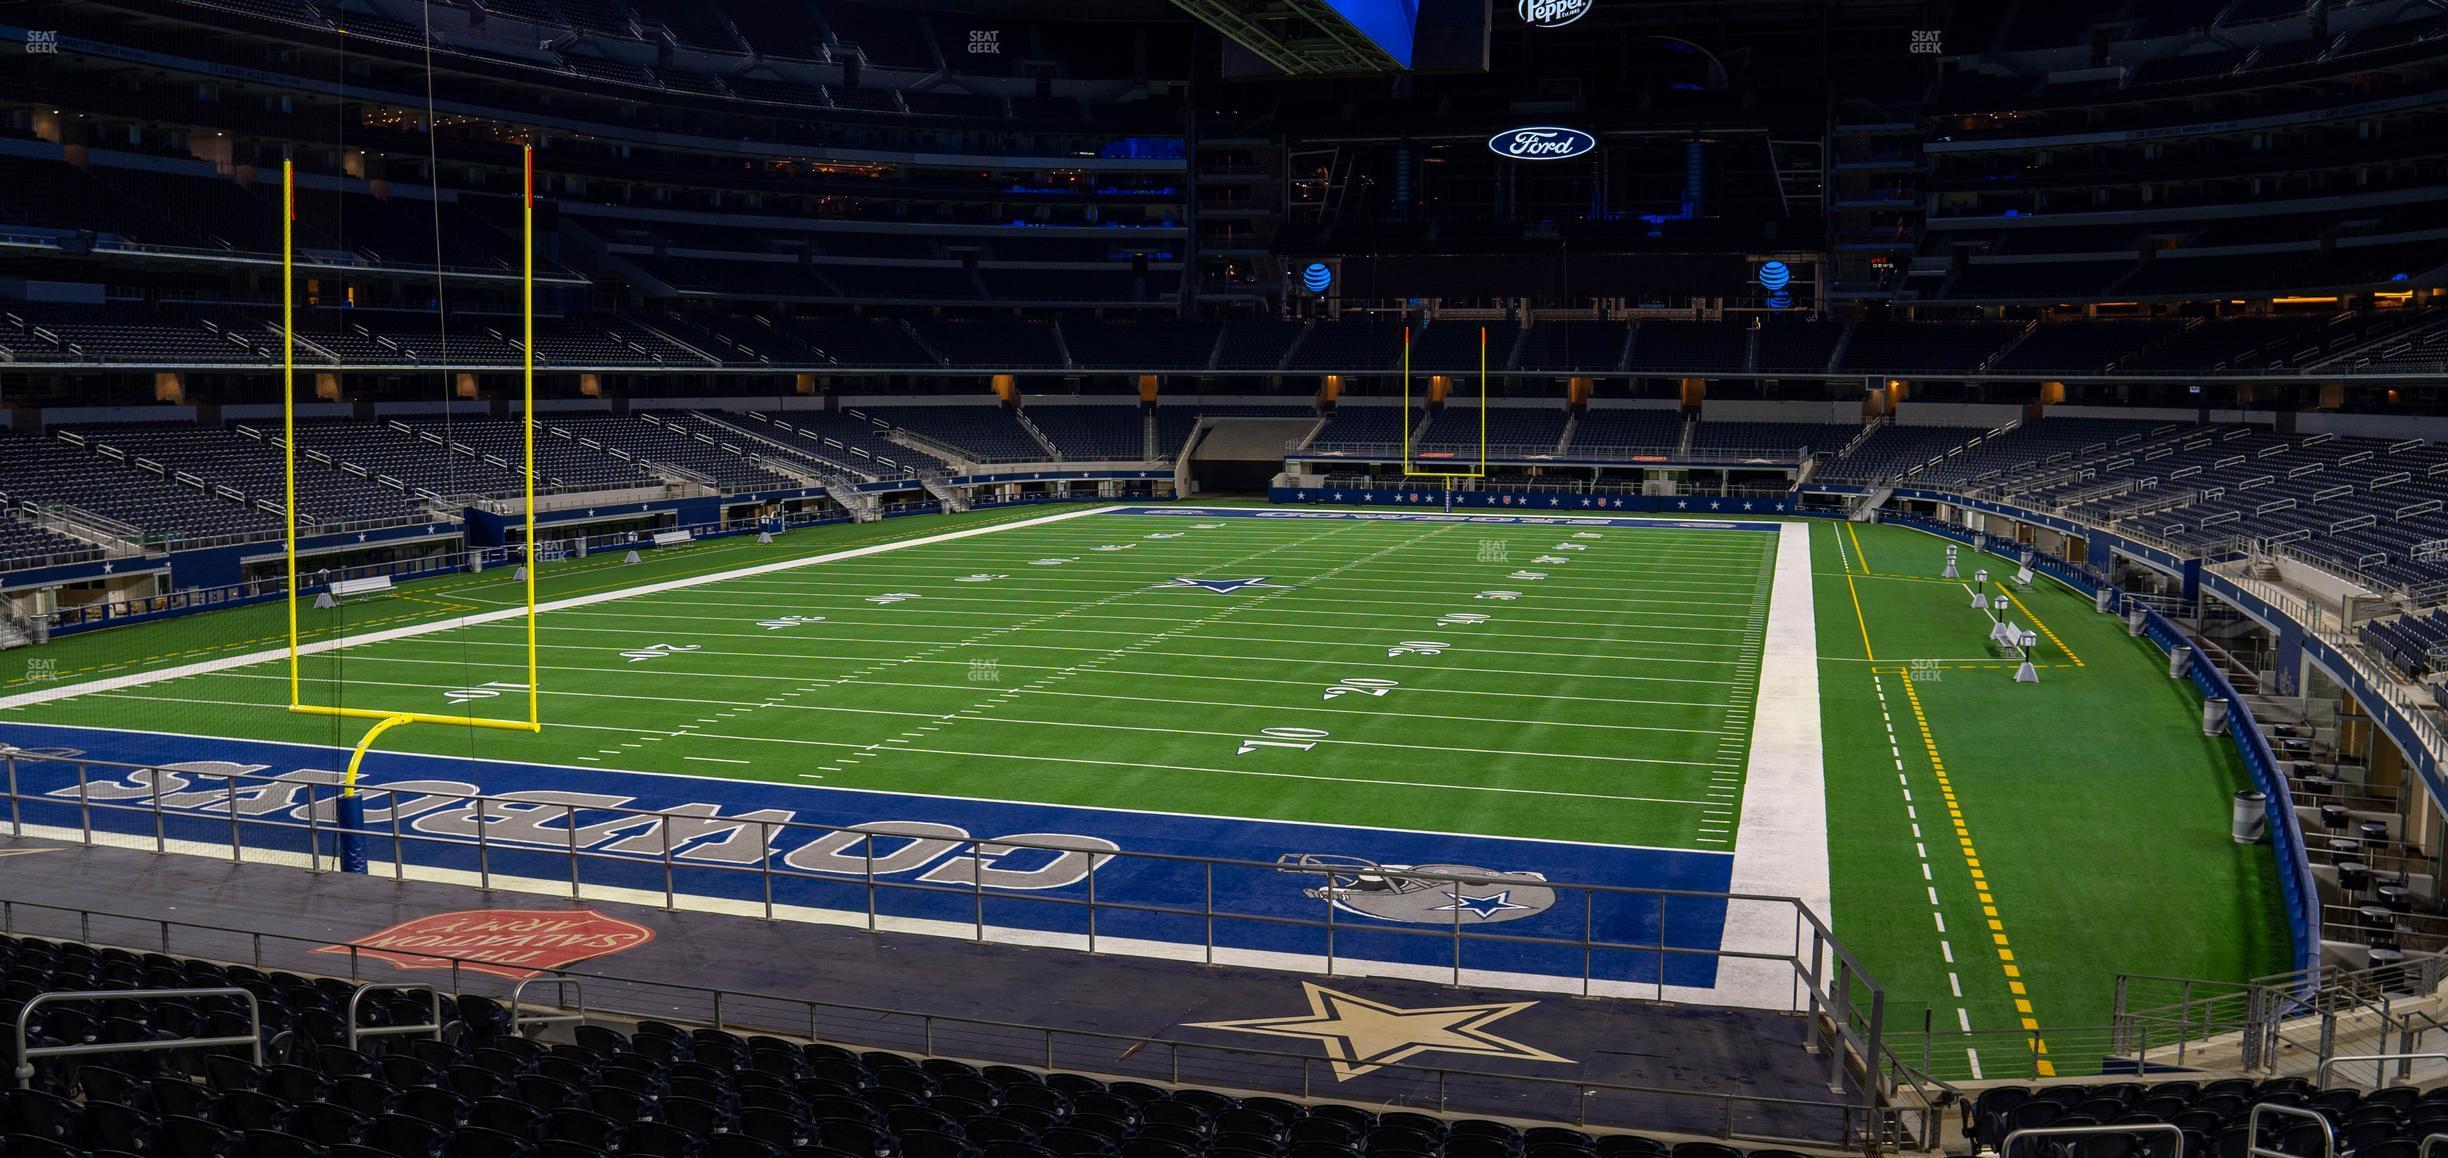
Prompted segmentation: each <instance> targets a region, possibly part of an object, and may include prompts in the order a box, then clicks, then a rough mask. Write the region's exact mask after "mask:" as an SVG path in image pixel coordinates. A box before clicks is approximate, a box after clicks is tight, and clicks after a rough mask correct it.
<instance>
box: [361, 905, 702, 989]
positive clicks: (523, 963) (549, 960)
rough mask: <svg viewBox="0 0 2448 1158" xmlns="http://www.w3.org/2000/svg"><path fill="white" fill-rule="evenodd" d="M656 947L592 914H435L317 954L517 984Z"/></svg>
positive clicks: (626, 926)
mask: <svg viewBox="0 0 2448 1158" xmlns="http://www.w3.org/2000/svg"><path fill="white" fill-rule="evenodd" d="M652 940H654V930H652V929H649V928H647V927H645V926H644V925H638V924H632V923H630V922H628V921H624V920H621V919H620V918H618V917H608V916H605V915H604V914H602V913H598V912H596V911H594V910H593V909H473V910H467V911H463V912H456V913H435V914H433V915H432V916H426V917H418V918H416V919H414V920H409V921H402V922H400V923H399V924H396V925H393V926H391V927H390V928H388V929H384V930H383V931H381V932H379V933H374V934H371V935H369V936H365V937H360V938H358V939H357V940H355V941H350V942H347V943H345V944H340V945H325V946H323V947H322V948H319V949H316V950H314V951H315V952H317V953H341V954H346V953H350V952H352V951H353V952H354V953H355V954H356V955H358V956H361V957H372V958H374V959H376V960H378V961H388V962H390V963H391V964H392V965H394V966H396V967H398V968H401V969H448V968H450V967H451V966H452V965H453V964H456V965H458V967H459V968H462V969H465V970H469V971H471V972H476V973H490V974H493V975H494V976H496V977H508V978H510V979H512V980H514V981H517V980H524V979H526V978H529V977H533V976H535V975H536V974H538V973H541V972H543V971H545V970H548V969H559V968H562V967H564V966H568V965H573V964H576V963H577V962H580V961H584V960H587V959H588V958H590V957H602V956H605V955H607V954H612V953H622V952H626V951H628V950H631V949H635V948H637V947H638V946H640V945H643V944H645V943H646V942H648V941H652Z"/></svg>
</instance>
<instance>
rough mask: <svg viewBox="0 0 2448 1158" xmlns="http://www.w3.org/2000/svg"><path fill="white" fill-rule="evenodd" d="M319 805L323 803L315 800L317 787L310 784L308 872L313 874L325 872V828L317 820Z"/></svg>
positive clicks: (307, 824) (307, 800) (308, 795)
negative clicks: (317, 807)
mask: <svg viewBox="0 0 2448 1158" xmlns="http://www.w3.org/2000/svg"><path fill="white" fill-rule="evenodd" d="M319 803H321V801H319V800H317V799H315V786H314V785H312V784H308V785H307V786H306V871H307V872H312V873H319V872H322V871H323V827H322V823H321V822H320V821H318V820H317V819H315V806H316V805H317V804H319Z"/></svg>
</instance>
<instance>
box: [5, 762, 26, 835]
mask: <svg viewBox="0 0 2448 1158" xmlns="http://www.w3.org/2000/svg"><path fill="white" fill-rule="evenodd" d="M0 760H5V761H6V762H7V764H8V794H9V835H10V836H24V835H25V818H24V817H23V816H21V815H19V813H18V811H17V753H16V752H15V751H13V750H12V751H10V752H8V753H7V754H5V755H0Z"/></svg>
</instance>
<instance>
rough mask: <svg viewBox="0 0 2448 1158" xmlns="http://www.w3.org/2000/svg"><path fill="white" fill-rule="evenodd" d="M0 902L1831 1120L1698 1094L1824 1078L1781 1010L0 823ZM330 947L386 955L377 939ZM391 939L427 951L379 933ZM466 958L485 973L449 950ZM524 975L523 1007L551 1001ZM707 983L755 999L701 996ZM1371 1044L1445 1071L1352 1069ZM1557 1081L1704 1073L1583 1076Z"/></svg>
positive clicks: (1305, 1065) (732, 1011)
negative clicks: (531, 887)
mask: <svg viewBox="0 0 2448 1158" xmlns="http://www.w3.org/2000/svg"><path fill="white" fill-rule="evenodd" d="M0 904H4V905H5V912H4V913H0V918H4V919H5V924H6V926H7V929H6V931H8V932H10V933H12V934H17V935H33V936H44V937H54V938H63V939H77V940H87V941H92V942H96V943H100V944H108V945H117V946H121V947H125V948H128V949H132V950H138V951H160V952H167V953H170V954H174V955H182V956H191V957H201V958H207V959H212V960H219V961H224V962H230V963H241V964H252V965H258V966H260V967H262V968H266V969H285V970H289V971H292V972H298V973H309V974H315V973H319V974H325V975H346V976H354V977H358V978H360V979H364V980H376V981H381V980H396V981H400V982H404V983H413V982H428V983H432V984H435V985H437V986H438V987H441V988H443V989H445V990H446V991H447V990H449V989H451V988H452V987H453V985H454V984H456V985H459V986H462V987H464V988H465V989H466V990H467V991H469V992H477V993H487V994H492V995H496V996H501V995H506V994H507V993H508V992H509V990H510V989H511V986H512V981H511V978H512V977H515V976H521V975H524V974H526V973H528V972H530V971H533V970H537V969H546V968H554V967H562V966H566V969H565V972H566V973H567V974H568V975H570V976H573V977H577V978H580V979H581V984H582V986H583V993H582V995H581V996H582V998H583V1000H584V1002H585V1004H586V1005H587V1007H589V1008H591V1009H595V1010H598V1011H604V1012H605V1013H606V1014H607V1015H608V1016H611V1017H615V1018H621V1017H628V1018H635V1017H659V1018H669V1019H674V1020H687V1021H701V1022H717V1021H719V1023H720V1024H722V1025H723V1026H725V1027H727V1028H731V1029H733V1030H735V1031H739V1032H759V1031H763V1032H773V1033H777V1034H783V1035H790V1036H815V1037H818V1038H821V1039H824V1040H829V1041H834V1042H838V1043H844V1044H852V1045H858V1046H865V1047H872V1048H881V1049H892V1050H899V1051H903V1052H910V1053H923V1054H935V1055H940V1056H948V1057H957V1058H962V1059H965V1060H971V1061H989V1062H1006V1063H1013V1064H1019V1065H1030V1066H1038V1067H1044V1068H1052V1069H1066V1070H1076V1071H1082V1072H1088V1073H1093V1074H1102V1075H1115V1076H1125V1077H1132V1078H1139V1079H1143V1080H1156V1081H1179V1082H1182V1083H1184V1084H1192V1085H1209V1086H1216V1087H1221V1088H1227V1089H1240V1090H1249V1091H1264V1092H1274V1093H1285V1094H1293V1095H1304V1096H1311V1097H1317V1098H1323V1099H1333V1100H1342V1101H1352V1102H1361V1103H1368V1104H1372V1105H1381V1106H1396V1105H1401V1106H1411V1107H1416V1108H1430V1109H1434V1108H1437V1107H1438V1105H1439V1100H1440V1097H1441V1098H1442V1100H1443V1106H1444V1108H1447V1109H1450V1110H1452V1111H1455V1112H1465V1113H1474V1114H1486V1115H1498V1116H1509V1117H1519V1118H1536V1119H1543V1120H1563V1121H1574V1120H1582V1121H1586V1122H1587V1123H1588V1124H1590V1125H1598V1126H1612V1127H1621V1128H1632V1129H1645V1130H1652V1131H1672V1132H1682V1133H1693V1134H1711V1135H1714V1134H1718V1133H1719V1132H1721V1130H1723V1129H1724V1127H1725V1125H1726V1124H1727V1123H1728V1122H1731V1124H1732V1126H1733V1128H1734V1129H1735V1130H1736V1131H1738V1132H1740V1133H1743V1134H1747V1135H1751V1136H1754V1137H1781V1138H1796V1139H1802V1138H1827V1139H1829V1140H1831V1141H1833V1140H1834V1139H1836V1138H1838V1137H1840V1136H1841V1132H1842V1129H1843V1127H1844V1123H1843V1122H1842V1121H1841V1120H1840V1115H1839V1114H1837V1113H1836V1112H1835V1111H1833V1110H1830V1109H1826V1108H1813V1107H1807V1106H1798V1105H1779V1104H1773V1103H1770V1102H1737V1103H1734V1104H1732V1105H1731V1106H1729V1105H1728V1104H1727V1103H1726V1102H1724V1101H1723V1100H1721V1098H1720V1097H1718V1096H1717V1095H1723V1094H1738V1095H1748V1096H1749V1097H1752V1098H1760V1099H1792V1100H1795V1101H1808V1102H1821V1103H1824V1102H1827V1101H1828V1100H1829V1099H1830V1095H1829V1092H1828V1087H1827V1083H1826V1071H1825V1062H1824V1060H1823V1059H1822V1058H1820V1057H1817V1056H1814V1055H1812V1054H1809V1053H1807V1052H1805V1051H1804V1049H1803V1048H1802V1046H1801V1040H1802V1027H1803V1023H1802V1021H1801V1019H1800V1018H1799V1017H1797V1016H1795V1015H1791V1014H1783V1013H1773V1012H1764V1011H1758V1010H1742V1009H1727V1008H1715V1007H1703V1006H1691V1005H1671V1004H1659V1003H1654V1002H1644V1001H1631V1000H1621V999H1607V998H1571V997H1555V996H1552V995H1542V994H1524V993H1513V992H1505V991H1498V990H1482V989H1456V988H1451V987H1447V986H1442V985H1437V984H1433V983H1428V982H1421V981H1409V980H1394V979H1384V978H1357V977H1331V978H1327V977H1308V976H1304V975H1300V974H1294V973H1288V972H1278V971H1273V970H1265V969H1252V968H1242V967H1233V966H1206V965H1200V964H1197V963H1194V962H1178V961H1164V960H1153V959H1148V958H1141V957H1115V956H1090V955H1088V954H1083V953H1079V952H1076V951H1073V950H1066V949H1049V948H1030V947H1022V946H1012V945H981V944H973V943H970V942H966V941H962V940H958V939H955V938H947V937H937V936H928V935H922V934H908V933H892V932H880V933H869V932H866V931H864V930H860V929H853V928H843V927H839V926H824V925H809V924H801V923H795V922H787V921H763V920H758V919H755V918H752V917H739V916H729V915H722V914H712V913H701V912H691V911H666V910H663V909H660V908H655V907H650V906H639V905H624V904H616V903H609V902H597V901H588V902H585V903H583V904H579V903H573V902H569V901H566V900H563V901H553V900H548V899H545V898H541V897H537V896H534V895H531V894H523V893H503V892H488V891H484V890H480V889H476V888H473V887H467V886H461V885H451V884H439V883H429V882H418V881H407V882H394V881H392V880H389V879H387V878H381V877H367V876H355V875H347V874H340V873H308V872H306V871H305V870H303V869H299V868H292V867H285V866H279V865H260V864H231V863H226V862H218V861H214V860H211V859H207V858H202V857H196V856H188V855H180V854H175V853H173V854H157V853H154V852H152V851H150V850H137V849H129V848H117V847H103V846H91V847H89V846H83V845H75V844H58V843H53V842H48V841H39V840H34V839H30V838H9V837H5V836H0ZM164 922H168V923H169V924H168V925H167V926H165V925H164V924H163V923H164ZM351 942H355V943H357V944H358V945H359V946H360V947H361V949H362V947H364V946H367V945H369V944H390V945H393V946H394V947H395V950H394V953H393V954H392V958H383V959H377V958H375V957H374V956H372V955H371V954H369V953H365V952H362V951H361V952H359V953H351V952H350V951H349V950H348V949H347V948H345V946H346V945H348V944H349V943H351ZM410 945H413V946H415V947H416V948H417V949H419V950H422V952H423V953H424V954H431V955H432V956H420V955H418V954H405V953H401V952H399V951H398V950H399V949H404V948H405V947H407V946H410ZM441 956H451V957H456V958H457V959H459V961H460V962H461V965H460V967H459V968H457V969H452V968H451V967H450V965H449V964H447V963H446V962H444V961H442V960H439V959H438V958H439V957H441ZM394 958H404V959H405V961H406V962H407V963H408V964H409V965H410V966H413V968H398V967H395V965H394V964H387V963H385V961H386V960H392V959H394ZM480 958H490V959H492V960H494V961H495V962H497V964H496V965H495V966H494V968H495V969H496V970H497V973H488V972H482V971H479V970H478V969H477V968H475V967H474V964H473V962H475V961H477V960H478V959H480ZM529 988H530V990H531V991H532V992H531V994H530V996H529V997H528V1000H529V1001H531V1002H532V1001H537V1000H544V1001H548V1002H549V1001H550V1000H551V999H552V997H551V994H550V993H549V992H548V991H547V987H546V986H543V985H541V984H539V985H535V986H530V987H529ZM716 990H723V991H728V992H729V993H732V994H754V995H758V996H754V997H738V996H726V997H724V998H722V999H721V1004H720V1006H719V1007H717V1005H716V1003H715V999H714V996H713V993H714V991H716ZM615 1011H616V1012H615ZM888 1011H915V1012H888ZM1219 1022H1233V1023H1242V1024H1239V1025H1234V1026H1223V1027H1219V1026H1217V1025H1216V1024H1215V1023H1219ZM1252 1023H1257V1024H1252ZM1022 1026H1037V1027H1049V1028H1051V1029H1052V1030H1053V1031H1054V1032H1052V1033H1051V1034H1049V1033H1046V1032H1044V1031H1042V1030H1036V1029H1024V1028H1021V1027H1022ZM1241 1051H1258V1052H1241ZM1393 1062H1406V1063H1407V1064H1408V1065H1411V1066H1435V1067H1449V1068H1450V1069H1451V1071H1453V1072H1452V1073H1450V1074H1448V1075H1447V1076H1444V1077H1442V1078H1438V1077H1433V1076H1427V1075H1422V1074H1419V1073H1416V1072H1406V1071H1403V1070H1386V1069H1381V1068H1377V1066H1376V1065H1372V1064H1371V1063H1378V1064H1379V1065H1382V1064H1386V1063H1393ZM1479 1075H1489V1076H1488V1077H1481V1076H1479ZM1499 1076H1501V1077H1499ZM1523 1078H1531V1079H1539V1078H1544V1079H1550V1080H1560V1084H1548V1085H1542V1084H1538V1083H1536V1082H1526V1081H1522V1080H1520V1079H1523ZM1575 1081H1582V1082H1593V1083H1605V1084H1608V1085H1614V1086H1635V1087H1650V1088H1653V1089H1657V1090H1679V1091H1706V1092H1707V1093H1706V1094H1705V1095H1667V1094H1664V1093H1662V1092H1661V1093H1633V1092H1626V1091H1598V1092H1593V1093H1584V1092H1583V1091H1582V1090H1581V1089H1580V1088H1579V1087H1577V1086H1575V1085H1573V1084H1571V1083H1573V1082H1575ZM1440 1086H1441V1087H1442V1088H1441V1089H1440Z"/></svg>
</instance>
